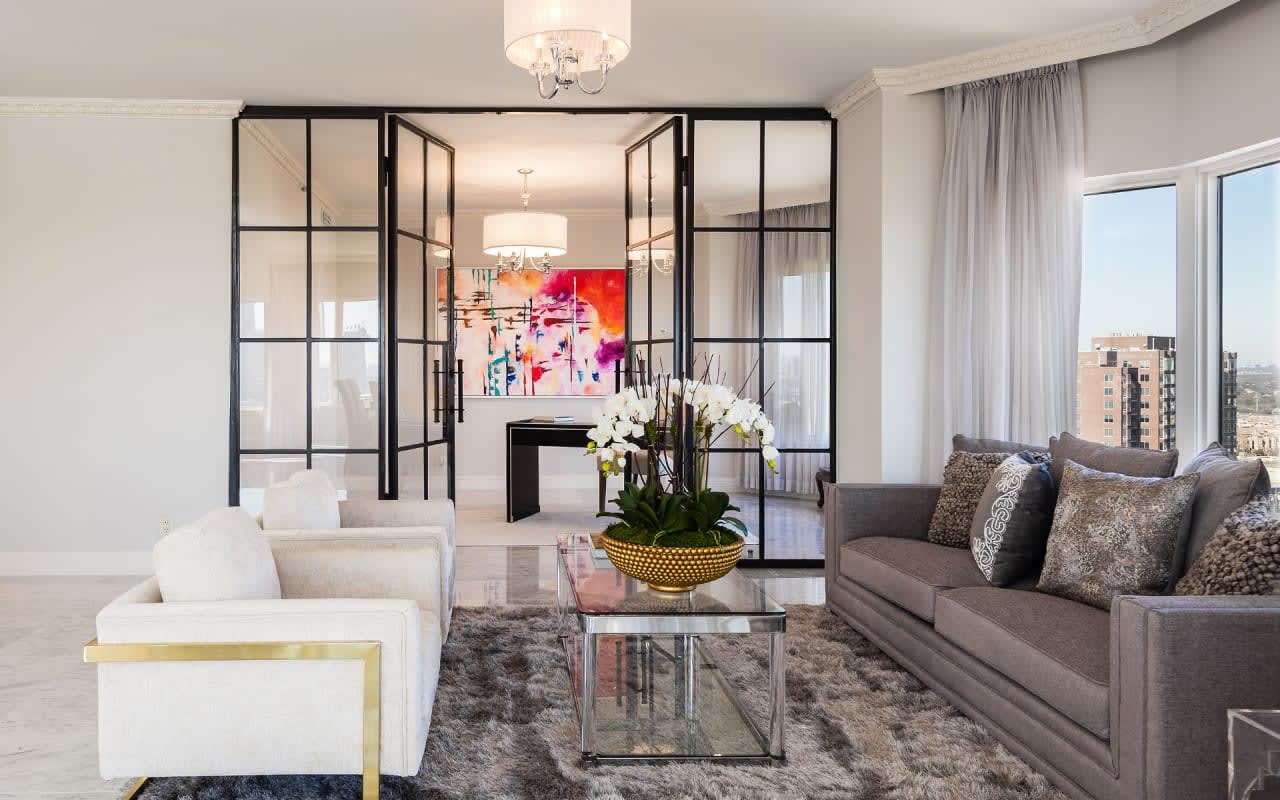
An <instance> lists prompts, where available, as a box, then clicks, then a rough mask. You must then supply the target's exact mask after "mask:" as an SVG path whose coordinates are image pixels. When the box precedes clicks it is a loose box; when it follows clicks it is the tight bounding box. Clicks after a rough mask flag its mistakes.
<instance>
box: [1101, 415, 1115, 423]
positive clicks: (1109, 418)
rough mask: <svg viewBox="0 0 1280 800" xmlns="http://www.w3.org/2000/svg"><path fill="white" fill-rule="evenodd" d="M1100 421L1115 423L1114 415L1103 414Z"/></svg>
mask: <svg viewBox="0 0 1280 800" xmlns="http://www.w3.org/2000/svg"><path fill="white" fill-rule="evenodd" d="M1102 421H1103V422H1115V421H1116V415H1115V414H1103V415H1102Z"/></svg>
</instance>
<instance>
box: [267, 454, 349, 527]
mask: <svg viewBox="0 0 1280 800" xmlns="http://www.w3.org/2000/svg"><path fill="white" fill-rule="evenodd" d="M341 527H342V517H341V515H340V513H339V511H338V490H337V489H335V488H333V483H332V482H331V481H330V480H329V476H328V475H326V474H324V473H323V472H321V471H320V470H317V469H304V470H299V471H298V472H295V473H293V474H292V475H290V476H289V479H288V480H286V481H282V482H280V483H277V484H273V485H271V486H268V487H267V490H266V492H264V493H263V497H262V528H263V530H269V531H281V530H337V529H338V528H341Z"/></svg>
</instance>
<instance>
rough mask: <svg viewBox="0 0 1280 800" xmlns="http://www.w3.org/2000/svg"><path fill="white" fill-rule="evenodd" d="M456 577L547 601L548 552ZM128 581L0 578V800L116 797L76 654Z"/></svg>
mask: <svg viewBox="0 0 1280 800" xmlns="http://www.w3.org/2000/svg"><path fill="white" fill-rule="evenodd" d="M462 513H463V511H462V509H460V510H459V516H460V517H461V516H462ZM578 513H580V512H578ZM539 516H541V515H539ZM504 524H505V523H504ZM560 529H561V530H563V528H562V527H561V528H560ZM457 569H458V576H457V578H458V579H457V592H458V595H457V603H458V605H460V606H512V605H547V604H550V603H552V602H554V598H555V588H556V573H555V548H554V547H552V546H546V545H536V544H520V545H517V546H492V545H482V546H475V545H472V546H468V545H465V544H464V545H461V546H459V548H458V557H457ZM748 574H749V575H750V576H751V577H752V578H753V579H754V580H756V581H758V582H759V583H760V584H761V585H762V586H763V587H764V589H765V591H766V592H768V593H769V595H770V596H772V597H773V598H774V599H775V600H777V601H778V602H781V603H785V604H792V603H800V604H804V603H812V604H820V603H822V602H824V589H823V582H822V575H821V572H820V571H819V570H815V569H807V570H790V569H759V570H750V571H748ZM137 580H138V578H134V577H119V576H113V577H23V578H14V577H0V800H31V798H47V799H48V800H55V799H56V800H107V799H108V798H115V797H119V796H120V794H121V793H122V792H123V791H124V789H125V788H126V785H127V784H128V781H124V780H119V781H104V780H102V779H101V778H99V777H98V773H97V721H96V714H95V708H96V703H97V700H96V681H95V679H94V668H93V667H92V666H90V665H87V664H84V663H82V661H81V649H80V648H81V646H82V645H84V643H85V642H87V641H89V640H90V639H92V638H93V636H94V629H93V620H94V616H95V615H96V614H97V612H98V609H100V608H101V607H102V606H104V605H106V604H107V602H109V601H110V600H111V599H112V598H114V597H115V596H116V595H118V594H120V593H121V592H123V591H124V590H125V589H127V588H128V587H130V586H132V585H133V584H134V583H136V582H137Z"/></svg>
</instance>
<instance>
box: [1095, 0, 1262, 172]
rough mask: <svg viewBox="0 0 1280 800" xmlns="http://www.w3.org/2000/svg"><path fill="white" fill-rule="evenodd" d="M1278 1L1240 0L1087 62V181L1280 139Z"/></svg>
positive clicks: (1183, 162) (1184, 161)
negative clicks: (1164, 35) (1150, 40)
mask: <svg viewBox="0 0 1280 800" xmlns="http://www.w3.org/2000/svg"><path fill="white" fill-rule="evenodd" d="M1277 30H1280V2H1277V0H1242V2H1239V3H1237V4H1236V5H1233V6H1231V7H1229V8H1227V9H1225V10H1223V11H1220V12H1218V13H1217V14H1214V15H1213V16H1211V17H1208V18H1207V19H1205V20H1203V21H1201V22H1198V23H1196V24H1195V25H1193V26H1191V27H1189V28H1186V29H1185V30H1183V31H1181V32H1179V33H1177V34H1175V35H1173V36H1171V37H1169V38H1168V39H1164V40H1162V41H1160V42H1158V43H1156V44H1154V45H1150V46H1148V47H1144V48H1140V49H1137V50H1128V51H1125V52H1122V53H1114V54H1111V55H1106V56H1099V57H1098V58H1091V59H1086V60H1085V61H1083V62H1081V64H1080V79H1081V84H1082V89H1083V93H1084V120H1085V174H1086V175H1088V176H1090V177H1094V176H1100V175H1115V174H1121V173H1128V172H1142V171H1146V170H1154V169H1163V168H1167V167H1173V166H1178V165H1181V164H1186V163H1189V162H1192V161H1198V160H1200V159H1204V158H1209V157H1211V156H1216V155H1219V154H1222V153H1227V152H1231V151H1233V150H1238V149H1240V148H1242V147H1248V146H1250V145H1254V144H1257V143H1259V142H1264V141H1268V140H1271V139H1275V138H1277V137H1280V103H1277V102H1276V99H1275V98H1276V87H1275V82H1276V76H1277V75H1280V45H1277V40H1276V35H1275V34H1274V31H1277Z"/></svg>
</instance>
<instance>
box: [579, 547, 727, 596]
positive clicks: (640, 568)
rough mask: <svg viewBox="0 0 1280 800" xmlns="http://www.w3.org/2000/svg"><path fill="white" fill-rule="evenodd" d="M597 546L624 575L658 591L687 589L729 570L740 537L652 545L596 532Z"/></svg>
mask: <svg viewBox="0 0 1280 800" xmlns="http://www.w3.org/2000/svg"><path fill="white" fill-rule="evenodd" d="M599 542H600V546H601V547H603V548H604V552H605V554H606V555H608V556H609V560H610V561H612V562H613V565H614V566H615V567H617V568H618V571H619V572H621V573H622V574H624V575H630V576H631V577H633V578H635V579H636V580H638V581H644V582H645V583H647V584H649V588H650V589H656V590H657V591H659V592H687V591H689V590H690V589H692V588H693V587H695V586H697V585H698V584H700V583H710V582H711V581H714V580H716V579H717V578H723V577H724V576H725V575H728V574H729V571H730V570H732V569H733V567H734V565H736V564H737V563H738V559H739V558H741V557H742V546H743V545H744V544H745V542H743V540H742V537H741V536H739V537H737V541H735V542H734V543H732V544H724V545H720V546H718V547H652V546H650V545H647V544H633V543H631V542H622V541H619V540H617V539H615V538H613V537H612V536H610V535H609V534H607V533H603V534H600V538H599Z"/></svg>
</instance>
